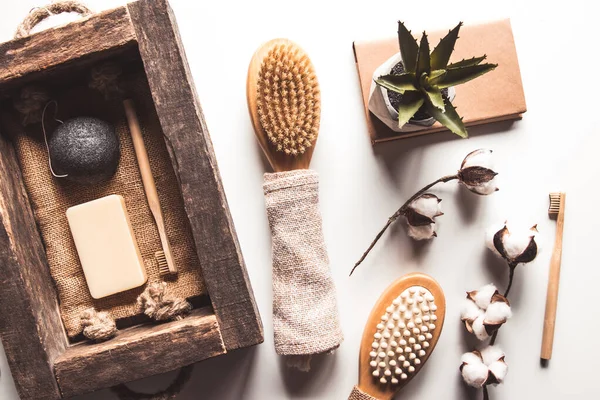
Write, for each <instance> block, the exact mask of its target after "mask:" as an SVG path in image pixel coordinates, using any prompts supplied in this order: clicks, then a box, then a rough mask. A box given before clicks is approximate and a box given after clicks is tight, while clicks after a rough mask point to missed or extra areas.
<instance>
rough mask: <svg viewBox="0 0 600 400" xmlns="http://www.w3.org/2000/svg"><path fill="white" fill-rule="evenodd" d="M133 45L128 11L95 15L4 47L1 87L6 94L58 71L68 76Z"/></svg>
mask: <svg viewBox="0 0 600 400" xmlns="http://www.w3.org/2000/svg"><path fill="white" fill-rule="evenodd" d="M133 46H135V33H134V32H133V28H132V25H131V22H130V20H129V15H128V13H127V8H125V7H119V8H115V9H113V10H108V11H105V12H102V13H98V14H94V15H92V16H90V17H87V18H84V19H82V20H81V21H76V22H72V23H70V24H68V25H64V26H60V27H56V28H50V29H47V30H44V31H41V32H39V33H35V34H33V35H31V36H27V37H24V38H22V39H17V40H12V41H10V42H6V43H3V44H0V87H1V89H2V91H5V90H7V89H9V88H13V87H15V86H17V85H22V84H24V83H27V82H31V81H33V80H36V79H41V78H48V77H49V76H50V75H51V74H53V73H54V72H57V70H58V69H60V73H61V74H64V73H65V72H67V71H68V69H69V68H81V67H84V66H86V65H90V64H91V63H93V62H95V61H97V60H98V59H99V58H105V57H109V56H110V55H112V54H115V53H117V52H119V51H122V50H124V49H125V48H128V47H133Z"/></svg>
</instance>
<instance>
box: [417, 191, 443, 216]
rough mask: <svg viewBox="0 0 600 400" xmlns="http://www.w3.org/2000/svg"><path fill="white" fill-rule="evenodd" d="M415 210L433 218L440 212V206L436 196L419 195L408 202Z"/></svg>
mask: <svg viewBox="0 0 600 400" xmlns="http://www.w3.org/2000/svg"><path fill="white" fill-rule="evenodd" d="M410 207H412V208H413V209H414V210H415V211H416V212H418V213H419V214H421V215H425V216H426V217H429V218H433V217H436V216H438V215H440V214H441V212H442V207H441V203H440V202H439V201H438V198H437V197H434V196H425V197H423V196H421V197H419V198H418V199H416V200H415V201H413V202H412V203H411V204H410Z"/></svg>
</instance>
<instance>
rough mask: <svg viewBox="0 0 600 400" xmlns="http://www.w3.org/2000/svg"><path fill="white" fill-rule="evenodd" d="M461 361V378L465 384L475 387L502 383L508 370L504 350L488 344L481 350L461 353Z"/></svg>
mask: <svg viewBox="0 0 600 400" xmlns="http://www.w3.org/2000/svg"><path fill="white" fill-rule="evenodd" d="M461 361H462V365H461V366H460V371H461V374H462V377H463V380H464V381H465V383H466V384H467V385H469V386H473V387H476V388H481V387H483V386H484V385H489V384H498V383H502V382H503V381H504V378H505V377H506V374H507V372H508V365H507V364H506V362H505V361H504V352H503V351H502V350H500V348H499V347H497V346H488V347H486V348H484V349H483V350H481V352H478V351H474V352H471V353H466V354H463V355H462V357H461Z"/></svg>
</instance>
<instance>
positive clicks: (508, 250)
mask: <svg viewBox="0 0 600 400" xmlns="http://www.w3.org/2000/svg"><path fill="white" fill-rule="evenodd" d="M536 236H537V229H536V226H533V227H532V228H523V227H522V226H517V225H515V224H512V223H511V224H508V223H505V224H504V225H503V226H502V227H501V228H500V229H497V227H493V228H492V229H490V230H489V231H488V234H487V235H486V245H487V246H488V247H489V248H490V249H492V250H493V251H494V253H495V254H497V255H498V254H499V255H500V256H501V257H503V258H504V259H506V260H507V261H508V262H509V264H510V265H511V266H513V267H514V266H516V265H517V264H520V263H528V262H531V261H533V260H534V259H535V258H536V257H537V254H538V252H539V247H538V244H537V242H536V240H535V237H536Z"/></svg>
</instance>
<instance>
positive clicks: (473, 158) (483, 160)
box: [462, 149, 494, 170]
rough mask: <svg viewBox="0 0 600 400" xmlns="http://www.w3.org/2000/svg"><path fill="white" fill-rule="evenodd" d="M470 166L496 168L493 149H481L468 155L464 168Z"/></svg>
mask: <svg viewBox="0 0 600 400" xmlns="http://www.w3.org/2000/svg"><path fill="white" fill-rule="evenodd" d="M468 167H484V168H488V169H491V170H494V157H493V156H492V150H488V149H479V150H476V151H474V152H472V153H471V154H469V155H467V157H466V158H465V161H464V164H463V165H462V168H468Z"/></svg>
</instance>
